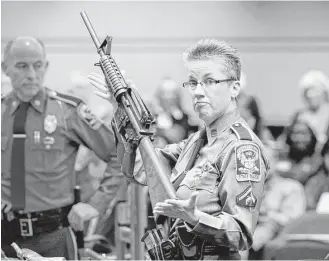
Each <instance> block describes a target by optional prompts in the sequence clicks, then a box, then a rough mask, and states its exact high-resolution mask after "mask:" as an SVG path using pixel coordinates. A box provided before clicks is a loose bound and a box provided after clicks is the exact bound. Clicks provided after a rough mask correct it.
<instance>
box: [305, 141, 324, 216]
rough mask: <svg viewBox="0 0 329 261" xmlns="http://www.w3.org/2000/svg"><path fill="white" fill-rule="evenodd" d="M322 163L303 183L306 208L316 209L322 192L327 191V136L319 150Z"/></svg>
mask: <svg viewBox="0 0 329 261" xmlns="http://www.w3.org/2000/svg"><path fill="white" fill-rule="evenodd" d="M321 156H322V159H323V163H322V164H321V166H320V167H319V169H318V170H317V171H316V172H315V173H314V175H312V176H311V177H310V178H309V180H308V181H307V182H306V184H305V193H306V199H307V208H308V209H310V210H313V209H316V207H317V204H318V202H319V199H320V197H321V195H322V194H323V193H326V192H329V138H328V139H327V142H326V143H325V144H324V146H323V149H322V151H321Z"/></svg>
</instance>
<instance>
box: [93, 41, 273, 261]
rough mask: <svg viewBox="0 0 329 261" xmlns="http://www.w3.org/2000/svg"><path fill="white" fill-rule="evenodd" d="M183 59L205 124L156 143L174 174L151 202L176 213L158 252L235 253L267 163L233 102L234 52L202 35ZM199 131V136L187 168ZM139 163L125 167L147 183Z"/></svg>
mask: <svg viewBox="0 0 329 261" xmlns="http://www.w3.org/2000/svg"><path fill="white" fill-rule="evenodd" d="M184 61H185V65H186V67H187V71H188V80H187V81H186V82H185V83H184V84H183V86H184V87H185V88H186V89H187V90H188V91H189V93H190V95H191V98H192V101H193V106H194V110H195V111H196V113H197V114H198V116H199V117H200V119H201V120H203V121H204V128H203V129H202V130H201V131H199V132H196V133H195V134H192V135H191V136H190V137H189V138H188V139H186V140H183V141H181V142H179V143H178V144H171V145H168V146H166V147H165V148H164V149H161V150H159V151H158V152H159V154H160V155H161V156H162V157H161V158H162V159H165V160H164V161H165V164H167V166H169V167H170V168H171V170H172V174H171V177H170V180H171V181H172V182H175V180H178V179H180V180H181V182H179V184H178V189H177V193H176V194H177V197H178V199H168V200H166V201H165V202H159V203H157V204H156V205H155V207H154V210H153V211H154V214H156V215H164V216H168V217H171V218H176V219H177V220H179V221H177V222H175V226H174V227H173V228H172V229H171V235H170V238H171V239H172V240H173V242H174V243H173V244H174V245H175V247H176V250H177V252H176V253H175V255H174V256H170V257H165V258H170V259H215V260H216V259H240V256H239V253H238V251H239V250H245V249H248V248H250V246H251V245H252V235H253V231H254V229H255V225H256V223H257V219H258V213H259V208H260V204H261V201H262V194H263V185H264V180H265V178H266V175H267V171H268V169H269V166H268V161H267V159H266V156H265V155H264V150H263V145H262V143H261V142H260V140H259V139H258V138H257V137H256V135H255V134H254V133H253V132H252V131H251V129H250V128H249V127H248V125H247V123H246V122H245V121H244V120H243V119H242V118H241V117H240V114H239V111H238V109H237V105H236V98H237V96H238V94H239V91H240V83H239V79H240V72H241V63H240V58H239V56H238V54H237V50H236V49H235V48H233V47H231V46H229V45H228V44H226V43H225V42H222V41H217V40H214V39H205V40H201V41H199V42H198V43H197V44H196V45H194V46H192V47H191V48H189V49H188V50H187V51H186V52H185V53H184ZM88 78H89V80H90V82H91V83H92V84H93V85H94V86H95V87H96V88H97V89H98V91H101V93H103V94H100V95H103V97H107V98H110V99H111V97H110V94H108V93H107V91H106V90H107V88H106V87H105V86H106V84H105V82H104V80H103V77H100V76H99V75H96V74H91V75H89V76H88ZM111 101H112V102H113V100H112V99H111ZM200 138H202V139H204V140H205V143H204V144H203V146H202V147H201V149H200V150H199V153H198V157H197V158H196V160H195V162H194V164H193V165H192V167H191V168H190V169H187V170H186V166H187V164H188V161H189V159H190V158H191V154H192V151H193V150H194V149H193V148H194V146H193V145H194V144H195V143H196V141H197V140H199V139H200ZM119 158H121V157H119ZM142 166H143V165H142V163H141V162H139V161H138V160H137V161H136V163H135V168H134V173H133V174H132V173H125V174H126V175H127V176H129V175H130V176H131V175H133V178H134V179H135V180H136V181H137V182H139V183H140V184H143V185H146V184H147V180H146V175H145V172H144V171H143V168H142ZM154 249H159V248H158V247H157V246H155V247H154ZM154 249H153V250H152V249H150V251H149V253H150V254H151V258H152V259H158V258H161V256H159V255H158V252H163V251H164V250H165V249H162V251H156V250H154Z"/></svg>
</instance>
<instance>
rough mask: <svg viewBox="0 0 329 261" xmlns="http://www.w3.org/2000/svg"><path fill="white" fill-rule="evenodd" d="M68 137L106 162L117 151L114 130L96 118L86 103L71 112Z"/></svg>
mask: <svg viewBox="0 0 329 261" xmlns="http://www.w3.org/2000/svg"><path fill="white" fill-rule="evenodd" d="M67 136H68V137H69V138H70V139H71V140H73V141H75V142H76V143H78V144H82V145H84V146H86V147H88V148H89V149H91V150H92V151H94V152H95V154H96V155H97V156H98V157H99V158H100V159H102V160H104V161H106V162H107V161H109V160H111V157H112V154H111V153H113V151H115V142H114V134H113V132H112V129H111V128H110V127H109V126H108V125H107V124H105V123H104V122H103V121H102V120H100V119H99V118H98V117H96V116H95V115H94V114H93V113H92V112H91V111H90V110H89V109H88V107H87V106H86V105H85V104H84V103H80V105H79V106H78V107H77V108H76V107H75V108H73V109H72V110H71V111H70V114H69V116H68V118H67Z"/></svg>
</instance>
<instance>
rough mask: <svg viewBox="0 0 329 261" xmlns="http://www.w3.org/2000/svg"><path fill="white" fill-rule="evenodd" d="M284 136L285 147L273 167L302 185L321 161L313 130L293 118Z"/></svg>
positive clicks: (301, 121) (283, 175)
mask: <svg viewBox="0 0 329 261" xmlns="http://www.w3.org/2000/svg"><path fill="white" fill-rule="evenodd" d="M285 137H286V139H285V144H284V145H285V147H284V149H282V151H281V152H280V153H279V161H278V162H277V164H276V166H275V169H276V171H277V172H278V173H279V174H280V175H281V176H282V177H286V178H292V179H295V180H298V181H299V182H300V183H301V184H303V185H304V184H305V182H306V181H307V180H308V179H309V177H310V176H311V175H312V173H314V172H315V170H317V169H318V167H319V165H320V161H321V157H320V155H319V153H318V142H317V138H316V135H315V132H314V130H313V129H312V128H311V127H310V126H309V124H308V123H307V122H305V121H304V120H301V119H295V120H294V122H293V123H292V124H291V125H290V126H289V127H288V128H287V129H286V131H285Z"/></svg>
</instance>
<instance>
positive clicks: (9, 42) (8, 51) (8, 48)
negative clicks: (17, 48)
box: [2, 37, 46, 62]
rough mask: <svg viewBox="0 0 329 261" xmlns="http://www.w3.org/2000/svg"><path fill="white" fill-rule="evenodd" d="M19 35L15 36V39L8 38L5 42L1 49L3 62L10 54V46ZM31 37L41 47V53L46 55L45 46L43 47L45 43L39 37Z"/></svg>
mask: <svg viewBox="0 0 329 261" xmlns="http://www.w3.org/2000/svg"><path fill="white" fill-rule="evenodd" d="M18 38H19V37H17V38H15V39H12V40H9V41H8V43H7V44H6V46H5V48H4V50H3V59H2V61H3V62H5V61H6V60H7V59H8V57H9V56H10V50H11V47H12V46H13V44H14V43H15V41H16V40H17V39H18ZM31 38H32V39H35V40H36V41H37V42H38V43H39V44H40V45H41V47H42V51H43V55H44V56H45V57H46V47H45V44H44V43H43V42H42V41H41V40H40V39H39V38H36V37H31Z"/></svg>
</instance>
